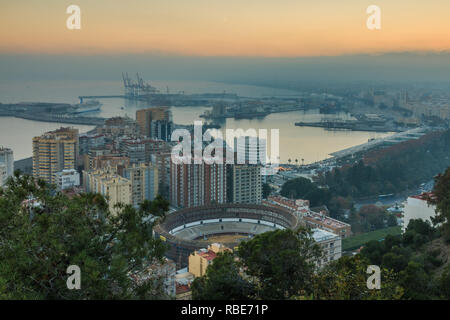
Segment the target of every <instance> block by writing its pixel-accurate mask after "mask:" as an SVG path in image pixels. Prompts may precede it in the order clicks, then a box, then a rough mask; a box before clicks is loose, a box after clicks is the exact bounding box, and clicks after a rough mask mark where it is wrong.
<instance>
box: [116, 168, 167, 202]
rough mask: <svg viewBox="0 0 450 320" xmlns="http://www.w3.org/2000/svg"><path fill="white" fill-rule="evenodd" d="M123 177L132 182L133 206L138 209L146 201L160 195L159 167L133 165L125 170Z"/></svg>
mask: <svg viewBox="0 0 450 320" xmlns="http://www.w3.org/2000/svg"><path fill="white" fill-rule="evenodd" d="M122 176H123V177H124V178H126V179H128V180H130V181H131V193H132V194H131V198H132V204H133V206H135V207H138V206H139V205H140V204H141V203H142V202H143V201H144V200H153V199H155V197H156V196H157V195H158V188H159V179H158V167H157V166H155V165H153V164H151V163H149V164H146V163H140V164H133V165H132V166H129V167H127V168H124V169H123V174H122Z"/></svg>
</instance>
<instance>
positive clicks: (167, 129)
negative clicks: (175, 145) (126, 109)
mask: <svg viewBox="0 0 450 320" xmlns="http://www.w3.org/2000/svg"><path fill="white" fill-rule="evenodd" d="M136 122H137V123H138V125H139V129H140V133H141V134H142V135H143V136H146V137H149V138H157V139H161V140H164V141H170V136H171V134H172V130H173V122H172V113H171V111H170V109H169V108H167V107H158V108H147V109H141V110H137V111H136Z"/></svg>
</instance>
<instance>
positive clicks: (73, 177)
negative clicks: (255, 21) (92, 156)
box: [55, 169, 80, 191]
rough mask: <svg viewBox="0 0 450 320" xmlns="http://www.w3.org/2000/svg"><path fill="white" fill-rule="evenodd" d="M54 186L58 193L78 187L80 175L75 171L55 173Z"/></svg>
mask: <svg viewBox="0 0 450 320" xmlns="http://www.w3.org/2000/svg"><path fill="white" fill-rule="evenodd" d="M55 184H56V188H57V190H59V191H62V190H66V189H70V188H73V187H78V186H79V185H80V174H79V173H78V171H77V170H75V169H69V170H62V171H60V172H56V173H55Z"/></svg>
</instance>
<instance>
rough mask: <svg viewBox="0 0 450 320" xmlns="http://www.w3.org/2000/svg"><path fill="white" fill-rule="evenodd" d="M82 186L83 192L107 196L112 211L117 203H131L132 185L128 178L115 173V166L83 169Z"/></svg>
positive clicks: (114, 210)
mask: <svg viewBox="0 0 450 320" xmlns="http://www.w3.org/2000/svg"><path fill="white" fill-rule="evenodd" d="M83 187H84V190H85V192H93V193H100V194H101V195H103V196H104V197H106V198H107V201H108V205H109V208H110V210H111V212H112V213H115V212H116V209H114V206H115V205H116V204H118V203H122V204H125V205H126V204H132V185H131V181H130V180H129V179H126V178H123V177H121V176H120V175H119V174H117V169H115V168H104V169H98V170H92V171H85V170H84V171H83Z"/></svg>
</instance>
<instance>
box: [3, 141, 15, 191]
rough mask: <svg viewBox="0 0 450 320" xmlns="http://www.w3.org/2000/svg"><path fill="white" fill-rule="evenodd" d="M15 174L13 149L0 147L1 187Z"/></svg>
mask: <svg viewBox="0 0 450 320" xmlns="http://www.w3.org/2000/svg"><path fill="white" fill-rule="evenodd" d="M13 174H14V156H13V151H12V150H11V149H8V148H4V147H0V187H1V186H3V185H4V184H5V183H6V180H7V179H8V177H11V176H12V175H13Z"/></svg>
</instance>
